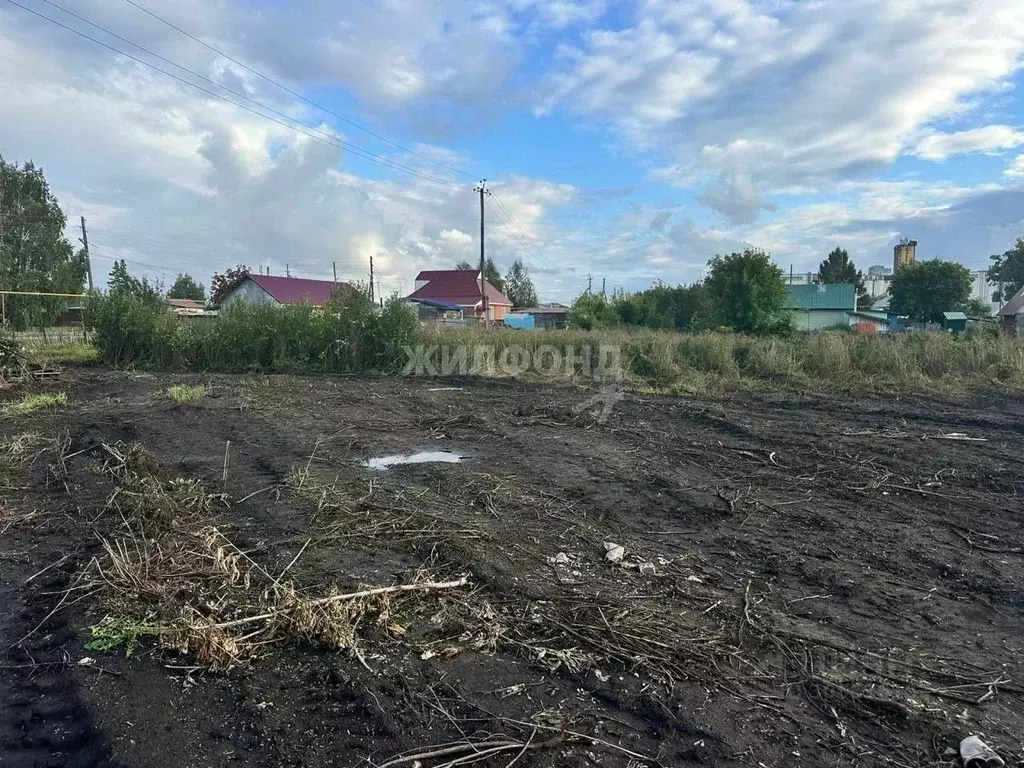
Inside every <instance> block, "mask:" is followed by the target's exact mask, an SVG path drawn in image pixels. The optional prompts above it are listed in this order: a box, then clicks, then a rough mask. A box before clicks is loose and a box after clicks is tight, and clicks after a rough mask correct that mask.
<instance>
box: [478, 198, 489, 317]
mask: <svg viewBox="0 0 1024 768" xmlns="http://www.w3.org/2000/svg"><path fill="white" fill-rule="evenodd" d="M475 191H477V192H479V193H480V308H481V309H482V310H483V313H484V327H485V328H486V327H488V326H489V325H490V321H489V319H488V317H487V272H486V262H485V261H484V195H489V194H490V192H488V191H487V179H480V183H479V184H478V185H477V187H476V190H475Z"/></svg>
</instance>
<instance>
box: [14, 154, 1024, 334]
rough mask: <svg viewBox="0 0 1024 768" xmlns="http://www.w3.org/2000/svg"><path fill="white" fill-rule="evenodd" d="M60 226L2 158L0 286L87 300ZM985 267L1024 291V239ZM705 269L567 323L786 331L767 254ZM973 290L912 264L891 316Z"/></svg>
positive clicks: (32, 309) (216, 285) (37, 301)
mask: <svg viewBox="0 0 1024 768" xmlns="http://www.w3.org/2000/svg"><path fill="white" fill-rule="evenodd" d="M67 223H68V222H67V219H66V217H65V215H64V213H63V211H62V210H61V208H60V205H59V204H58V201H57V198H56V196H55V195H54V194H53V193H52V192H51V190H50V188H49V185H48V184H47V181H46V178H45V175H44V173H43V170H42V168H39V167H37V166H35V165H34V164H33V163H32V162H30V161H29V162H25V163H23V164H22V165H20V166H19V165H17V164H16V163H13V162H8V161H6V160H5V159H4V158H3V157H2V156H0V287H3V288H4V289H6V290H9V291H27V292H38V293H66V294H81V293H84V291H85V286H86V280H87V277H88V260H87V254H86V252H85V250H84V249H82V248H78V249H76V248H75V247H73V246H72V244H71V243H70V242H69V241H68V239H67V237H66V236H65V234H64V232H65V228H66V227H67ZM990 260H991V262H992V265H991V267H990V268H989V269H988V279H989V280H990V281H992V282H993V283H996V284H997V285H998V286H999V288H998V290H997V291H996V293H995V294H994V295H993V297H992V299H993V301H1003V302H1005V301H1008V300H1009V299H1010V298H1011V297H1012V296H1013V295H1014V294H1016V293H1017V292H1018V291H1019V290H1020V289H1021V287H1022V286H1024V237H1022V238H1018V239H1017V241H1016V243H1015V244H1014V246H1013V247H1012V248H1010V249H1008V250H1006V251H1004V252H1003V253H1000V254H994V255H992V256H991V257H990ZM708 266H709V271H708V276H707V278H706V279H705V280H703V281H701V282H700V283H696V284H694V285H688V286H675V287H671V286H668V285H665V284H663V283H658V284H656V285H654V286H652V287H651V288H648V289H647V290H645V291H640V292H637V293H632V294H624V293H620V294H616V295H613V296H612V297H611V298H608V297H606V296H604V295H603V294H596V293H592V292H589V291H588V292H585V293H584V294H583V295H581V296H580V297H579V298H578V299H577V300H576V302H575V304H574V306H573V310H572V314H571V319H572V320H573V322H574V323H575V324H577V325H579V326H581V327H605V326H609V325H627V326H630V325H637V326H644V327H650V328H666V329H675V330H701V329H704V328H717V327H730V328H733V329H735V330H738V331H744V332H750V333H766V332H774V331H780V330H784V329H785V328H786V313H785V312H784V307H783V304H784V303H785V299H786V295H787V289H786V286H785V282H784V279H783V273H782V270H781V269H780V268H779V267H778V266H776V265H775V264H774V263H772V261H771V259H770V257H769V256H768V254H767V253H765V252H763V251H760V250H758V249H754V248H751V249H748V250H745V251H743V252H742V253H732V254H729V255H726V256H715V257H714V258H713V259H712V260H711V261H710V262H708ZM456 268H458V269H476V267H474V265H472V264H471V263H469V262H465V261H463V262H459V263H458V264H456ZM245 269H246V268H235V269H234V270H228V272H226V273H225V274H223V275H215V276H214V278H213V280H212V282H211V285H210V290H211V300H213V301H214V302H215V303H216V301H217V300H218V298H220V297H222V296H223V295H224V293H225V291H226V290H228V289H229V288H230V287H232V286H233V285H234V284H236V283H237V280H238V277H239V274H240V273H241V271H242V270H245ZM246 271H247V270H246ZM485 274H486V277H487V280H488V281H489V282H491V283H492V284H493V285H494V286H495V287H496V288H498V289H499V290H501V291H502V292H503V293H504V294H505V295H506V296H507V297H508V298H509V299H510V300H511V301H512V303H513V305H514V306H515V307H526V306H533V305H536V304H537V292H536V289H535V287H534V284H533V281H532V279H531V278H530V275H529V271H528V270H527V268H526V265H525V264H524V263H523V262H522V260H520V259H516V260H515V261H514V262H513V263H512V266H511V267H510V269H509V271H508V272H507V273H506V274H505V276H504V277H502V276H501V274H500V272H499V271H498V268H497V267H496V265H495V264H494V261H493V260H492V259H488V260H487V261H486V264H485ZM818 278H819V280H821V281H822V282H826V283H847V284H852V285H854V286H855V290H856V293H857V296H858V306H863V305H864V303H866V301H867V300H868V299H869V298H870V297H869V296H868V295H867V291H866V290H865V285H864V276H863V274H862V273H861V272H860V270H858V269H857V268H856V266H855V265H854V264H853V262H852V261H851V259H850V257H849V254H848V253H847V252H846V251H845V250H844V249H842V248H836V249H834V250H833V251H832V252H830V253H829V254H828V256H827V257H826V258H825V259H824V260H823V261H822V262H821V264H820V266H819V268H818ZM970 288H971V275H970V272H968V270H967V269H965V268H964V267H963V266H961V265H960V264H957V263H955V262H949V261H940V260H930V261H919V262H916V263H914V264H911V265H908V266H906V267H903V268H901V269H900V270H899V271H898V272H897V273H896V274H895V275H894V276H893V279H892V282H891V287H890V304H889V309H890V311H893V312H898V313H899V314H901V315H906V316H909V317H911V318H913V319H915V320H919V321H923V322H937V321H939V320H941V316H942V313H943V312H945V311H949V310H956V309H959V310H964V311H966V312H968V314H975V315H981V314H985V315H987V314H988V313H989V311H988V307H987V306H986V305H985V303H984V302H978V301H975V300H972V299H971V298H970ZM108 290H110V291H128V292H143V293H145V292H149V293H152V294H153V295H154V296H162V295H164V294H163V291H162V286H161V285H160V284H159V283H157V282H151V281H147V280H146V279H145V278H142V279H140V278H135V277H133V276H132V275H131V274H130V273H129V272H128V268H127V264H126V263H125V261H124V260H120V261H117V262H115V264H114V268H113V269H112V270H111V273H110V277H109V279H108ZM166 297H167V298H172V299H179V298H180V299H194V300H197V301H202V300H205V298H206V289H205V287H204V286H203V285H202V284H201V283H199V282H198V281H196V280H195V279H194V278H193V277H192V276H191V275H189V274H187V273H181V274H178V275H177V277H176V279H175V280H174V283H173V284H172V285H171V287H170V289H169V290H168V291H167V292H166ZM65 305H66V301H63V300H61V299H60V298H57V297H53V298H46V297H35V296H16V295H12V296H8V297H7V299H6V318H7V320H8V322H9V323H11V324H12V325H13V326H14V327H27V326H30V325H37V326H38V325H46V324H51V323H53V322H55V321H56V318H57V316H58V315H59V314H60V311H61V309H62V308H63V307H64V306H65Z"/></svg>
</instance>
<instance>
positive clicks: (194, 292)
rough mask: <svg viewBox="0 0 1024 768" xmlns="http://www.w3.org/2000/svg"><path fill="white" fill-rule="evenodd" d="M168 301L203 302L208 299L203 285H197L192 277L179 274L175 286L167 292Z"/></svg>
mask: <svg viewBox="0 0 1024 768" xmlns="http://www.w3.org/2000/svg"><path fill="white" fill-rule="evenodd" d="M167 298H168V299H192V300H193V301H203V300H204V299H206V289H205V288H203V284H202V283H197V282H196V281H195V280H194V279H193V277H192V275H189V274H182V273H180V272H179V273H178V277H177V278H175V280H174V285H172V286H171V290H169V291H168V292H167Z"/></svg>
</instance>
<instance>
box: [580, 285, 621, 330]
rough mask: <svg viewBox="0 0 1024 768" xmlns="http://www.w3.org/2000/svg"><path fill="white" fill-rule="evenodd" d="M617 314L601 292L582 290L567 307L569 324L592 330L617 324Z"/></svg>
mask: <svg viewBox="0 0 1024 768" xmlns="http://www.w3.org/2000/svg"><path fill="white" fill-rule="evenodd" d="M618 321H619V318H618V315H616V314H615V310H614V308H613V307H612V305H611V304H610V303H609V302H608V299H607V298H605V296H604V295H603V294H600V293H591V292H590V291H584V292H583V293H581V294H580V295H579V296H578V297H577V298H576V301H574V302H573V304H572V307H571V308H570V309H569V324H570V325H572V326H574V327H576V328H583V329H584V330H587V331H592V330H594V329H596V328H610V327H612V326H614V325H617V324H618Z"/></svg>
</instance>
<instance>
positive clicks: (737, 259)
mask: <svg viewBox="0 0 1024 768" xmlns="http://www.w3.org/2000/svg"><path fill="white" fill-rule="evenodd" d="M708 267H709V268H710V271H709V273H708V277H707V279H706V280H705V281H704V284H705V286H706V288H707V294H708V301H709V304H710V309H711V316H712V317H713V318H715V320H716V321H717V322H718V323H719V324H721V325H727V326H729V327H731V328H733V329H734V330H736V331H740V332H742V333H774V332H784V331H787V330H788V329H789V327H790V321H789V317H788V316H787V315H786V313H785V311H784V310H783V304H785V302H786V296H787V291H786V284H785V283H784V282H783V281H782V270H781V269H780V268H779V267H778V266H776V265H775V264H774V263H772V260H771V257H770V256H769V255H768V254H767V253H766V252H764V251H761V250H758V249H750V248H748V249H747V250H745V251H743V253H731V254H729V255H728V256H715V258H713V259H711V261H709V262H708Z"/></svg>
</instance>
